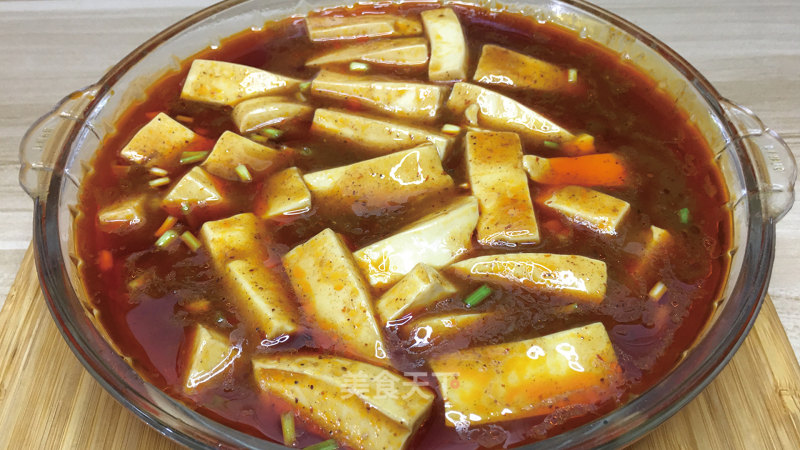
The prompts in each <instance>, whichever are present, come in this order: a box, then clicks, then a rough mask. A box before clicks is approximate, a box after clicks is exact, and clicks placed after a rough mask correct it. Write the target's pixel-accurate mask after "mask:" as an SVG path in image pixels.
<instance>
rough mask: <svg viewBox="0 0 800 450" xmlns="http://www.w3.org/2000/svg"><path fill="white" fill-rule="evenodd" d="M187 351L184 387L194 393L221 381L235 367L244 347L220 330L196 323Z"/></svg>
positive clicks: (188, 391)
mask: <svg viewBox="0 0 800 450" xmlns="http://www.w3.org/2000/svg"><path fill="white" fill-rule="evenodd" d="M187 353H188V355H189V359H188V363H187V364H186V373H185V375H184V383H183V389H184V391H186V392H187V393H192V392H195V391H197V390H198V389H203V388H205V387H207V386H209V385H210V384H212V383H217V382H219V381H221V380H220V378H222V377H221V375H224V374H226V373H229V372H230V370H231V369H233V363H234V362H235V361H236V360H237V359H238V358H239V356H241V354H242V349H241V347H238V346H234V345H232V344H231V343H230V341H229V340H228V338H227V337H226V336H224V335H223V334H221V333H220V332H218V331H216V330H213V329H211V328H207V327H205V326H203V325H196V326H195V328H194V333H193V336H192V340H191V341H190V342H189V350H188V352H187Z"/></svg>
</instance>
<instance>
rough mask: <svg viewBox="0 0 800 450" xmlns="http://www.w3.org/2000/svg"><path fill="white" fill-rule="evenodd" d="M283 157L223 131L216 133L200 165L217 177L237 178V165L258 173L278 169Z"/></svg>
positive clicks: (275, 151)
mask: <svg viewBox="0 0 800 450" xmlns="http://www.w3.org/2000/svg"><path fill="white" fill-rule="evenodd" d="M286 159H287V158H286V156H285V155H283V154H281V152H280V151H278V150H275V149H273V148H269V147H267V146H264V145H261V144H259V143H257V142H253V141H251V140H250V139H247V138H246V137H242V136H239V135H238V134H236V133H233V132H231V131H226V132H224V133H222V136H220V137H219V139H218V140H217V143H216V144H215V145H214V148H213V149H212V150H211V154H209V155H208V158H206V160H205V161H203V164H201V167H202V168H203V169H205V170H206V172H208V173H210V174H212V175H216V176H218V177H220V178H224V179H226V180H232V181H240V176H239V174H238V173H237V172H236V168H237V167H238V166H240V165H244V166H245V167H247V169H248V172H249V173H251V174H252V175H257V176H261V175H268V174H270V173H272V172H275V171H277V170H280V169H281V167H283V165H284V164H285V161H286Z"/></svg>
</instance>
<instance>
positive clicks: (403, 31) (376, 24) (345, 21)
mask: <svg viewBox="0 0 800 450" xmlns="http://www.w3.org/2000/svg"><path fill="white" fill-rule="evenodd" d="M306 27H307V28H308V37H309V38H311V40H312V41H313V42H322V41H333V40H347V39H359V38H365V37H389V36H418V35H420V34H422V24H421V23H420V21H419V20H418V19H416V18H414V17H403V16H399V15H395V14H370V15H360V16H350V17H334V16H310V17H306Z"/></svg>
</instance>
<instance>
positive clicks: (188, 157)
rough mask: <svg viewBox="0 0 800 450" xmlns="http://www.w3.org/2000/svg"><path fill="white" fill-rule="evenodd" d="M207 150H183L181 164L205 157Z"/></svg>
mask: <svg viewBox="0 0 800 450" xmlns="http://www.w3.org/2000/svg"><path fill="white" fill-rule="evenodd" d="M206 156H208V152H207V151H206V152H183V153H181V164H192V163H196V162H200V161H202V160H204V159H206Z"/></svg>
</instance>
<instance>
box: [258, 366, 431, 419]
mask: <svg viewBox="0 0 800 450" xmlns="http://www.w3.org/2000/svg"><path fill="white" fill-rule="evenodd" d="M253 369H254V370H255V371H256V372H258V371H260V370H276V371H285V372H290V373H292V374H296V375H304V376H307V377H310V378H313V379H315V380H319V381H322V382H325V383H328V384H330V385H331V386H333V387H335V388H336V389H339V390H341V391H342V393H344V394H345V395H350V396H355V397H357V398H359V399H360V400H361V401H363V402H365V403H367V404H369V405H371V406H372V407H373V408H375V409H377V410H378V411H379V412H380V413H381V414H383V415H384V416H386V417H387V418H389V419H390V420H392V421H394V422H396V423H397V424H399V425H401V426H403V427H405V428H408V429H409V430H412V431H413V430H416V429H417V428H418V427H419V426H420V425H421V424H422V422H423V421H424V420H425V419H426V418H427V417H428V413H429V412H430V409H431V406H432V404H433V398H434V394H433V392H431V391H430V390H429V389H425V388H420V387H417V386H415V385H414V384H413V382H412V381H411V380H409V379H407V378H405V377H403V376H401V375H398V374H397V373H395V372H393V371H391V370H387V369H384V368H382V367H378V366H374V365H372V364H367V363H364V362H360V361H354V360H352V359H346V358H342V357H338V356H332V355H303V354H273V355H269V356H262V357H258V358H256V359H254V360H253ZM256 376H258V375H256ZM356 380H359V381H360V383H354V381H356ZM257 381H259V382H261V380H257ZM357 384H360V385H361V386H358V385H357ZM384 388H386V389H384ZM382 391H383V392H382ZM389 392H391V393H392V395H386V394H387V393H389ZM394 394H396V395H394ZM330 397H333V398H331V401H338V400H339V398H340V397H338V396H330Z"/></svg>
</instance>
